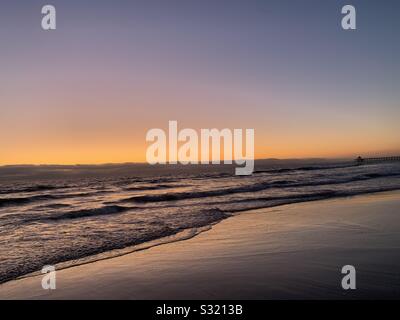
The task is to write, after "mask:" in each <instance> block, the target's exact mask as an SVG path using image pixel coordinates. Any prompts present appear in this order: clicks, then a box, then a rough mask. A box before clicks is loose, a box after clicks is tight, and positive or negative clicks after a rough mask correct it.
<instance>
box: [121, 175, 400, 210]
mask: <svg viewBox="0 0 400 320" xmlns="http://www.w3.org/2000/svg"><path fill="white" fill-rule="evenodd" d="M399 175H400V173H379V174H378V173H373V174H360V175H357V176H354V177H350V178H343V179H336V180H334V179H326V180H320V181H310V182H299V181H295V180H277V181H272V182H269V181H266V182H260V183H256V184H253V185H247V186H241V187H235V188H225V189H219V190H207V191H199V192H179V193H164V194H155V195H144V196H134V197H130V198H127V199H123V200H121V202H136V203H148V202H164V201H178V200H186V199H198V198H208V197H218V196H223V195H228V194H233V193H249V192H257V191H262V190H266V189H269V188H298V187H310V186H324V185H335V184H345V183H350V182H356V181H364V180H370V179H377V178H384V177H389V176H393V177H394V176H399Z"/></svg>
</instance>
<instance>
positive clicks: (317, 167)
mask: <svg viewBox="0 0 400 320" xmlns="http://www.w3.org/2000/svg"><path fill="white" fill-rule="evenodd" d="M357 166H358V165H357V164H350V165H342V166H307V167H298V168H279V169H268V170H256V171H254V174H259V173H286V172H295V171H314V170H334V169H344V168H352V167H357Z"/></svg>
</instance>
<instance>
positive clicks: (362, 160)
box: [355, 156, 400, 164]
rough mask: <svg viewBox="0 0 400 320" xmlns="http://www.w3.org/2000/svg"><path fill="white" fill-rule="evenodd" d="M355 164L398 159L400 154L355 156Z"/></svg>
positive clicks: (399, 159)
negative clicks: (371, 156) (390, 155)
mask: <svg viewBox="0 0 400 320" xmlns="http://www.w3.org/2000/svg"><path fill="white" fill-rule="evenodd" d="M355 161H356V162H357V164H365V163H371V162H393V161H400V156H392V157H377V158H362V157H361V156H360V157H357V158H356V159H355Z"/></svg>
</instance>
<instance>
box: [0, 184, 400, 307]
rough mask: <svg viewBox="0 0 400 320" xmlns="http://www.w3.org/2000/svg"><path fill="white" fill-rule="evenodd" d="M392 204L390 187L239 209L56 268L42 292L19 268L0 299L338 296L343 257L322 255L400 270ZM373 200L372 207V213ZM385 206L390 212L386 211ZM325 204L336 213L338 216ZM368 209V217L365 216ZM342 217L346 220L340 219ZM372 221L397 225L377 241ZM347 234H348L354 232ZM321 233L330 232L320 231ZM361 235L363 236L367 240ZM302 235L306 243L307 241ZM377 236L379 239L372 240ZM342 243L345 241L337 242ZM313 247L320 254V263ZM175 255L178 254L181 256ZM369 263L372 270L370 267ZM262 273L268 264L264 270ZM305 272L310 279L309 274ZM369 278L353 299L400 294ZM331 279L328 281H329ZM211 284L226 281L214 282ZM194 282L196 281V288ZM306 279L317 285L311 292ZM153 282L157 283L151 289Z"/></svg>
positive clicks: (399, 197)
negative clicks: (50, 286)
mask: <svg viewBox="0 0 400 320" xmlns="http://www.w3.org/2000/svg"><path fill="white" fill-rule="evenodd" d="M399 203H400V191H390V192H384V193H373V194H367V195H357V196H353V197H350V198H332V199H325V200H318V201H311V202H301V203H295V204H287V205H281V206H277V207H272V208H267V209H256V210H251V211H244V212H241V213H240V214H238V215H234V216H232V217H229V219H225V220H222V221H220V222H218V223H217V224H215V225H213V226H212V228H211V229H210V230H207V231H203V232H200V233H199V234H197V235H194V236H192V237H190V238H188V239H186V240H185V239H183V240H185V241H183V240H181V241H180V240H177V241H175V242H168V243H163V244H162V245H161V244H159V245H156V246H152V247H151V248H146V249H145V250H141V251H135V252H132V253H126V254H123V255H120V256H117V257H115V256H114V257H110V258H105V259H102V260H97V261H94V262H87V263H85V264H81V265H78V266H76V265H75V266H71V267H68V268H66V269H62V270H59V271H58V272H57V289H56V290H52V291H45V290H43V289H42V288H41V275H38V276H34V275H31V276H29V277H27V276H24V277H23V278H19V279H16V280H11V281H8V282H5V283H3V284H1V285H0V298H1V299H14V298H18V299H86V298H89V299H114V298H116V299H118V298H120V299H132V298H133V299H179V298H181V299H182V298H183V299H197V298H199V299H224V298H225V299H232V298H233V299H235V298H239V299H250V298H252V299H257V298H277V299H286V298H323V299H325V298H328V299H329V298H335V297H336V298H337V297H347V296H349V293H348V292H346V294H345V295H344V292H343V291H342V289H341V288H337V287H338V286H339V285H338V283H337V281H338V279H340V278H341V276H342V275H341V274H340V268H339V267H340V263H339V264H338V265H337V266H336V267H337V268H336V269H337V270H336V271H335V272H333V271H332V270H331V269H332V266H328V265H329V263H328V261H331V260H333V261H336V260H343V258H344V257H347V258H350V257H352V256H355V257H354V260H357V261H362V262H364V263H366V262H368V263H367V264H366V265H368V268H366V269H367V271H366V274H363V273H362V276H363V277H365V276H367V278H368V277H371V275H369V273H371V272H372V273H374V272H377V270H378V269H380V268H381V267H382V266H380V267H379V268H376V264H377V260H376V259H375V258H376V256H377V255H383V256H385V257H387V259H389V257H390V259H391V260H393V261H395V263H394V264H393V266H389V271H390V270H393V269H394V268H395V267H396V268H397V270H399V272H400V254H397V253H396V251H395V249H396V248H393V245H396V243H399V241H397V242H396V241H394V239H396V240H397V239H399V238H400V236H398V237H396V234H397V231H400V223H397V222H396V223H397V224H396V223H394V222H393V221H392V220H393V219H394V220H396V219H395V216H394V214H393V212H395V211H396V210H395V209H396V208H397V207H398V204H399ZM335 208H336V210H335ZM372 208H375V211H374V210H373V209H372ZM381 210H383V211H384V212H383V211H381ZM342 211H343V212H342ZM387 211H390V212H389V213H387V214H386V213H385V212H387ZM332 212H333V213H335V212H336V215H335V214H332ZM363 212H364V213H363ZM377 215H378V216H379V215H380V216H385V218H382V217H380V219H383V221H382V222H379V221H380V219H379V217H378V216H377ZM366 217H368V219H369V220H368V219H367V221H365V219H366ZM344 220H350V221H348V222H347V223H343V221H344ZM353 220H354V221H353ZM386 220H387V221H386ZM361 222H362V223H361ZM377 223H378V224H380V223H381V224H382V226H384V227H385V228H389V229H391V228H394V227H396V228H395V230H396V232H390V233H386V238H387V239H383V238H385V237H384V235H385V234H379V237H377V234H375V233H374V232H373V231H374V230H375V229H376V227H375V224H377ZM340 224H342V225H340ZM321 231H324V232H325V231H327V233H326V234H324V233H323V232H321ZM353 232H355V234H352V233H353ZM330 233H331V234H330ZM328 234H330V237H331V238H332V239H326V237H327V236H328ZM364 234H365V235H367V236H368V237H365V238H364V237H363V235H364ZM365 235H364V236H365ZM342 237H344V238H348V239H347V241H344V242H343V239H344V238H342ZM376 237H377V238H376ZM375 238H376V239H375ZM307 239H308V241H306V242H305V243H304V240H307ZM382 239H383V240H382ZM278 240H279V241H278ZM328 240H329V241H328ZM332 240H335V241H338V243H335V242H334V241H332ZM350 240H351V241H350ZM355 240H357V241H359V242H360V243H359V246H358V247H354V241H355ZM375 240H379V241H378V242H379V246H377V243H378V242H377V241H375ZM308 242H309V243H308ZM321 243H324V245H321ZM340 243H342V244H343V246H340V245H339V244H340ZM347 245H351V246H352V247H353V249H354V251H353V254H352V255H351V254H350V253H349V252H348V250H347V249H348V248H347V247H346V246H347ZM373 246H376V248H373ZM325 251H327V252H325ZM397 251H399V250H397ZM328 253H329V254H328ZM318 254H320V257H324V259H326V260H325V262H324V263H322V261H321V258H319V257H318ZM196 257H197V258H196ZM306 260H310V261H312V260H314V262H317V263H316V264H314V265H311V264H310V263H309V262H308V263H303V262H305V261H306ZM370 260H371V261H370ZM176 261H180V262H181V264H180V263H177V262H176ZM381 261H385V260H381ZM337 262H338V261H337ZM296 263H297V264H298V265H299V266H302V264H304V265H303V266H302V267H301V268H300V270H298V271H300V272H299V275H298V276H297V277H296V276H294V275H292V274H291V273H290V272H287V273H285V272H284V270H285V268H286V269H287V268H289V269H290V266H291V265H296ZM327 263H328V265H327ZM331 263H332V261H331ZM378 264H379V263H378ZM374 265H375V270H373V269H374V268H373V266H374ZM371 266H372V269H371ZM191 268H193V270H192V269H191ZM221 268H222V269H224V270H225V273H228V274H230V277H228V278H227V277H226V275H225V273H221ZM396 268H395V269H396ZM263 269H266V270H263ZM327 269H328V270H329V271H330V272H329V273H328V275H329V277H328V278H325V279H324V277H323V276H322V275H324V274H325V277H326V275H327V274H326V272H327ZM370 269H371V270H370ZM265 271H268V272H266V273H265ZM378 271H379V270H378ZM381 271H382V272H383V273H385V274H386V276H384V279H383V280H382V281H384V282H385V283H389V284H390V281H389V280H393V277H394V278H395V279H397V278H398V276H399V274H398V273H396V272H394V271H391V272H389V271H387V270H385V269H382V270H381ZM312 274H314V276H315V277H313V276H311V275H312ZM93 275H95V276H94V277H93ZM218 276H219V277H218ZM321 277H322V278H321ZM208 278H211V279H213V281H212V282H213V283H214V284H213V283H209V282H208V281H207V280H208ZM372 278H373V279H370V280H369V284H368V286H367V287H366V288H365V290H356V291H354V294H353V293H352V294H351V298H359V297H366V298H374V297H377V298H379V297H388V296H390V297H392V296H393V292H394V293H395V295H396V294H397V297H398V298H399V297H400V292H399V290H398V289H396V288H393V287H392V286H390V285H389V287H388V288H378V287H377V286H376V284H375V285H374V283H376V281H377V279H375V278H377V277H372ZM378 278H379V277H378ZM278 279H279V281H278ZM339 282H340V281H339ZM207 283H209V284H208V285H207ZM229 283H231V284H229ZM301 283H302V284H303V285H304V286H305V287H306V290H305V291H303V290H300V291H299V290H298V289H296V290H295V289H293V288H292V286H293V285H294V287H296V286H297V285H299V284H301ZM333 283H335V285H334V286H332V284H333ZM216 284H219V285H220V286H222V287H224V286H225V287H231V288H230V289H229V290H228V289H227V288H226V289H219V288H218V286H216ZM310 285H311V287H310ZM138 286H139V288H141V289H140V290H139V289H138V288H137V287H138ZM196 286H200V287H201V288H202V289H201V290H200V291H198V290H197V289H196ZM313 286H315V287H314V289H315V290H312V288H313ZM157 287H159V288H158V290H157ZM191 288H192V289H191ZM240 288H242V289H241V290H240ZM285 288H286V289H285ZM289 288H291V289H289ZM335 288H336V289H337V290H335Z"/></svg>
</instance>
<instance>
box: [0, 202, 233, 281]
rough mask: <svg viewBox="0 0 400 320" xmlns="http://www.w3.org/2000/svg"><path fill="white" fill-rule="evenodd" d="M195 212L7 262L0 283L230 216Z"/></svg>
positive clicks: (205, 224) (1, 272)
mask: <svg viewBox="0 0 400 320" xmlns="http://www.w3.org/2000/svg"><path fill="white" fill-rule="evenodd" d="M198 213H199V214H198V216H197V217H196V220H189V221H182V220H180V221H179V224H177V225H174V224H168V225H166V224H164V223H162V222H158V223H157V226H158V228H157V229H155V230H148V232H146V233H144V234H137V233H130V234H129V236H126V237H121V238H118V237H116V238H113V241H110V240H108V239H98V241H97V242H96V243H93V245H92V246H90V245H87V246H85V247H82V248H80V250H71V251H62V250H56V251H54V252H50V251H49V252H48V253H49V254H50V253H51V255H48V256H47V255H42V256H40V259H37V260H32V261H30V263H27V261H26V260H24V261H21V263H20V264H19V265H17V264H12V265H9V267H8V268H7V267H4V268H1V269H0V283H4V282H6V281H9V280H12V279H16V278H18V277H21V276H23V275H28V274H30V273H32V272H35V271H38V270H40V268H42V266H43V265H56V264H59V263H65V262H69V263H70V264H74V262H75V261H77V260H80V259H82V258H85V257H90V256H94V255H98V254H101V253H106V252H110V251H113V250H118V249H125V248H128V247H132V246H136V245H141V244H145V243H150V242H151V241H154V240H160V239H162V238H165V237H169V236H174V235H177V234H179V233H180V232H182V231H185V230H187V229H193V228H202V227H207V226H209V225H211V224H214V223H216V222H218V221H221V220H223V219H225V218H228V217H229V216H230V215H229V214H226V213H224V212H222V211H221V210H218V209H211V210H203V211H200V212H198Z"/></svg>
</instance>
